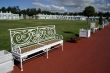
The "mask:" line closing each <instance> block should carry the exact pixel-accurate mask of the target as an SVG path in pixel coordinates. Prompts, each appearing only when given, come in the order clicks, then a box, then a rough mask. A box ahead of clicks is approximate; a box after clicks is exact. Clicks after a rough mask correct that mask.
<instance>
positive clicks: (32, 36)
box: [9, 25, 56, 51]
mask: <svg viewBox="0 0 110 73" xmlns="http://www.w3.org/2000/svg"><path fill="white" fill-rule="evenodd" d="M9 30H10V38H11V48H12V51H13V50H17V49H18V48H20V47H25V46H28V45H31V44H39V43H41V42H45V41H48V40H52V39H54V38H55V34H56V31H55V25H48V26H38V27H28V28H17V29H9Z"/></svg>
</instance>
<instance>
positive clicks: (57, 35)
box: [55, 34, 63, 40]
mask: <svg viewBox="0 0 110 73" xmlns="http://www.w3.org/2000/svg"><path fill="white" fill-rule="evenodd" d="M55 39H58V40H62V39H63V36H62V35H59V34H55Z"/></svg>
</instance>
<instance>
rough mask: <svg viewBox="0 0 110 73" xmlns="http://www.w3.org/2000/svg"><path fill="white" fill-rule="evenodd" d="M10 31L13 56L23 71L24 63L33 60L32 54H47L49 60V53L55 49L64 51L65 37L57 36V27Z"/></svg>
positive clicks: (49, 26)
mask: <svg viewBox="0 0 110 73" xmlns="http://www.w3.org/2000/svg"><path fill="white" fill-rule="evenodd" d="M9 30H10V38H11V49H12V54H13V56H14V58H15V59H16V60H18V61H19V62H20V67H21V71H23V64H22V62H23V61H25V60H27V59H29V58H31V57H30V55H32V54H35V53H39V54H41V53H40V52H42V53H45V52H46V54H47V58H48V51H49V50H50V49H51V48H53V47H58V46H62V51H63V36H62V35H58V34H56V30H55V25H48V26H37V27H27V28H17V29H9ZM37 55H38V54H37ZM34 56H35V55H34Z"/></svg>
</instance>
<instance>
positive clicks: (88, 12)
mask: <svg viewBox="0 0 110 73" xmlns="http://www.w3.org/2000/svg"><path fill="white" fill-rule="evenodd" d="M83 14H84V15H85V16H87V17H88V18H89V17H90V16H94V15H95V8H94V7H93V6H88V7H86V8H85V10H84V11H83Z"/></svg>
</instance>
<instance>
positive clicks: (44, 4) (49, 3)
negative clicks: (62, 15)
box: [0, 0, 110, 12]
mask: <svg viewBox="0 0 110 73" xmlns="http://www.w3.org/2000/svg"><path fill="white" fill-rule="evenodd" d="M90 5H91V6H94V7H95V9H96V11H109V12H110V0H0V7H3V6H5V7H8V6H19V7H20V8H22V9H23V8H37V9H38V8H41V9H42V10H50V11H59V12H66V11H67V12H81V11H82V10H84V8H85V7H87V6H90Z"/></svg>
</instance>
